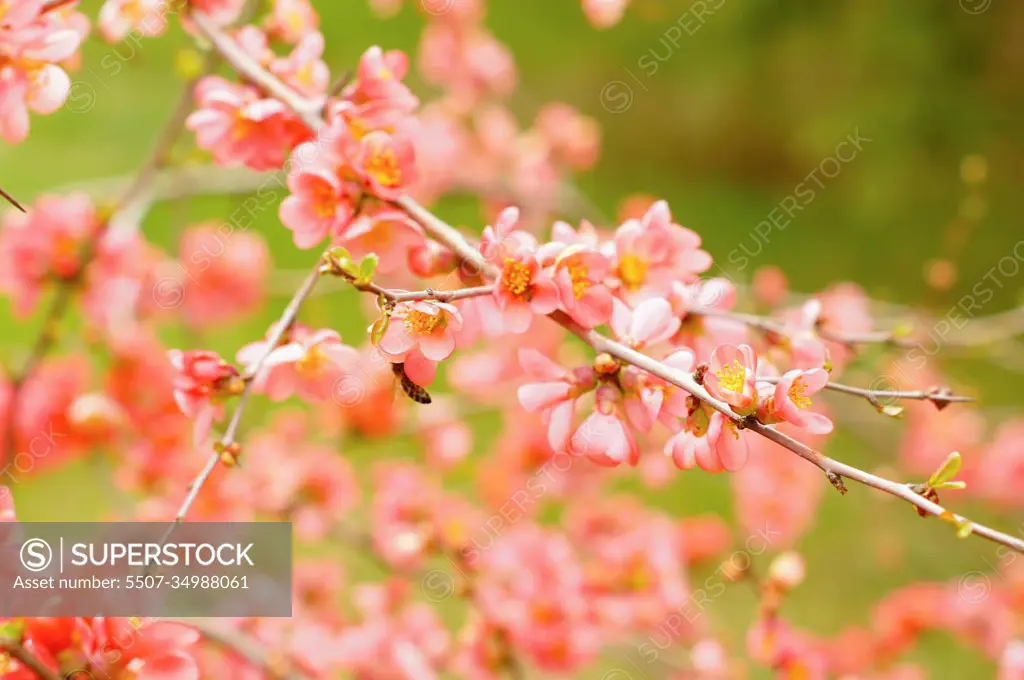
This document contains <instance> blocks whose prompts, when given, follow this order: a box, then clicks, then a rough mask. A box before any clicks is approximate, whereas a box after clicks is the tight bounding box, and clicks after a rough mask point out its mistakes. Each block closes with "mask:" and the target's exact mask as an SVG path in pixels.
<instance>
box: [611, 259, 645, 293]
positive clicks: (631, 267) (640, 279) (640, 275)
mask: <svg viewBox="0 0 1024 680" xmlns="http://www.w3.org/2000/svg"><path fill="white" fill-rule="evenodd" d="M618 275H619V279H621V280H622V283H623V284H625V286H626V287H627V288H633V289H636V288H639V287H640V286H642V285H643V283H644V281H646V280H647V260H643V259H641V258H640V257H638V256H636V255H633V254H628V255H623V256H622V257H621V258H619V269H618Z"/></svg>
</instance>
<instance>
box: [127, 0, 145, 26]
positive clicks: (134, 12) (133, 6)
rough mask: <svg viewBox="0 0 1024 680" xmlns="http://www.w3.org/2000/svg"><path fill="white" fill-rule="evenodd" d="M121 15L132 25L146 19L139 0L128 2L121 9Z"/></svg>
mask: <svg viewBox="0 0 1024 680" xmlns="http://www.w3.org/2000/svg"><path fill="white" fill-rule="evenodd" d="M121 13H122V14H124V16H125V18H126V19H128V21H129V22H130V23H132V24H137V23H139V22H140V21H142V20H143V19H145V18H146V9H145V8H144V7H143V6H142V3H141V2H140V1H139V0H129V2H126V3H125V4H124V6H123V7H122V8H121Z"/></svg>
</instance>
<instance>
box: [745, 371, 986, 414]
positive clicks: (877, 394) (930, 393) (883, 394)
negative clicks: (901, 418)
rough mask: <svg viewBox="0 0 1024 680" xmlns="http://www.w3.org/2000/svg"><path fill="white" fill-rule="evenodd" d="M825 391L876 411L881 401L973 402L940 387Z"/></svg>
mask: <svg viewBox="0 0 1024 680" xmlns="http://www.w3.org/2000/svg"><path fill="white" fill-rule="evenodd" d="M780 380H781V378H758V379H757V382H764V383H768V384H770V385H777V384H778V383H779V381H780ZM825 389H826V390H831V391H833V392H842V393H843V394H852V395H854V396H857V397H863V398H864V399H865V400H867V401H868V403H870V404H871V405H872V406H874V407H875V408H877V409H882V408H884V407H885V404H883V403H882V400H883V399H916V400H922V401H925V400H927V401H930V402H932V403H933V404H935V406H936V407H937V408H940V409H942V408H945V407H946V406H948V405H949V404H956V403H966V402H971V401H974V398H973V397H965V396H962V395H957V394H953V393H952V392H950V391H949V390H948V389H944V388H940V387H936V388H933V389H930V390H905V391H904V390H872V389H870V388H866V387H856V386H854V385H844V384H843V383H836V382H831V381H830V382H828V383H827V384H826V385H825Z"/></svg>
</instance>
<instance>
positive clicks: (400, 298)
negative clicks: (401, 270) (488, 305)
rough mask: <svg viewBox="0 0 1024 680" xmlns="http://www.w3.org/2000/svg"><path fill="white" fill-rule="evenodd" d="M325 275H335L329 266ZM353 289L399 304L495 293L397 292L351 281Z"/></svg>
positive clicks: (481, 290)
mask: <svg viewBox="0 0 1024 680" xmlns="http://www.w3.org/2000/svg"><path fill="white" fill-rule="evenodd" d="M322 271H323V273H325V274H326V273H335V271H334V270H333V269H332V267H331V266H330V265H329V264H325V265H324V266H323V267H322ZM349 283H351V284H352V287H353V288H355V289H356V290H361V291H363V292H364V293H373V294H374V295H382V296H384V298H385V299H386V300H387V301H388V302H393V303H396V304H397V303H399V302H419V301H421V300H435V301H437V302H456V301H458V300H465V299H467V298H474V297H483V296H485V295H491V294H492V293H493V292H494V286H493V285H488V286H473V287H471V288H457V289H455V290H436V289H434V288H426V289H424V290H397V289H389V288H382V287H381V286H379V285H377V284H376V283H373V282H372V281H370V282H368V283H357V282H355V281H349Z"/></svg>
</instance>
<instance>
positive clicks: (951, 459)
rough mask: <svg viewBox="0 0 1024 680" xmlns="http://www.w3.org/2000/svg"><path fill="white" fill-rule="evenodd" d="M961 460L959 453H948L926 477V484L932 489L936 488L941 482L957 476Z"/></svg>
mask: <svg viewBox="0 0 1024 680" xmlns="http://www.w3.org/2000/svg"><path fill="white" fill-rule="evenodd" d="M961 462H962V459H961V458H960V454H959V453H957V452H956V451H954V452H953V453H951V454H949V456H948V457H947V458H946V460H945V461H943V463H942V465H940V466H939V469H938V470H936V471H935V472H934V473H932V476H931V477H929V478H928V486H930V487H932V488H933V489H937V488H939V485H940V484H942V483H943V482H948V481H950V480H952V479H953V478H954V477H956V476H957V473H959V472H960V464H961Z"/></svg>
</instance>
